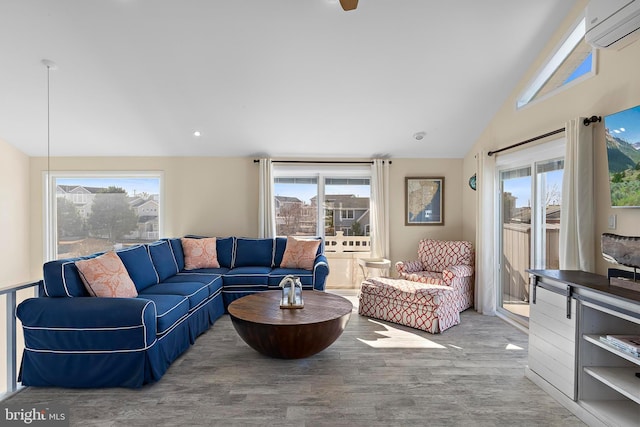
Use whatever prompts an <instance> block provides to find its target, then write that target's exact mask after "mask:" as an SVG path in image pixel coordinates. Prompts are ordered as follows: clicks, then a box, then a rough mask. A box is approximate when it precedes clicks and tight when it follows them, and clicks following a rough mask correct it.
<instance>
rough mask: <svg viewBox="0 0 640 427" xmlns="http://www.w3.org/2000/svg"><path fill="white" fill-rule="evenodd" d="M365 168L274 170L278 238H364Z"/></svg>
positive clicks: (367, 193) (366, 220) (367, 172)
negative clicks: (340, 235) (337, 236)
mask: <svg viewBox="0 0 640 427" xmlns="http://www.w3.org/2000/svg"><path fill="white" fill-rule="evenodd" d="M370 174H371V168H370V167H369V166H364V167H363V166H349V167H315V168H314V167H313V166H307V167H296V166H276V167H275V168H274V194H275V196H274V205H275V211H276V212H275V217H276V234H277V235H278V236H289V235H301V236H323V237H326V236H336V235H337V233H338V232H342V234H343V235H344V236H364V235H365V232H366V230H368V229H369V198H370V193H371V190H370Z"/></svg>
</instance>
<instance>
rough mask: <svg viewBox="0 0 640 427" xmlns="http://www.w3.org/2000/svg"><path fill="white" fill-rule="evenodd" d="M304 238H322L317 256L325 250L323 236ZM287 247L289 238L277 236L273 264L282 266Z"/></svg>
mask: <svg viewBox="0 0 640 427" xmlns="http://www.w3.org/2000/svg"><path fill="white" fill-rule="evenodd" d="M304 239H308V240H320V246H318V251H317V252H316V256H317V255H320V254H321V253H323V252H324V240H322V238H321V237H304ZM286 248H287V238H286V237H276V238H275V253H274V256H273V266H274V267H280V263H282V258H283V256H284V251H285V249H286Z"/></svg>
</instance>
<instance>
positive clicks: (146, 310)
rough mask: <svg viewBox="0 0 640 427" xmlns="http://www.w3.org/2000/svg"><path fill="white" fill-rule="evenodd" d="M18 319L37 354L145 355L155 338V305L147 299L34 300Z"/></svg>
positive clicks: (21, 309)
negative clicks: (144, 351) (120, 353)
mask: <svg viewBox="0 0 640 427" xmlns="http://www.w3.org/2000/svg"><path fill="white" fill-rule="evenodd" d="M16 316H17V317H18V318H19V319H20V321H21V322H22V329H23V331H24V339H25V348H26V349H28V350H31V351H36V352H63V353H65V352H69V353H102V352H114V351H117V352H127V351H140V350H145V349H147V348H149V347H150V346H151V345H153V343H154V342H155V339H156V307H155V304H154V303H153V302H152V301H149V300H146V299H142V298H94V297H77V298H48V297H41V298H29V299H27V300H25V301H23V302H22V303H20V305H19V306H18V308H17V309H16Z"/></svg>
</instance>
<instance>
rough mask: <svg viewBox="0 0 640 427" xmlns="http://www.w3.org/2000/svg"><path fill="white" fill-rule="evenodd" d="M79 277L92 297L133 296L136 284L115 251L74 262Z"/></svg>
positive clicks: (135, 291) (136, 293)
mask: <svg viewBox="0 0 640 427" xmlns="http://www.w3.org/2000/svg"><path fill="white" fill-rule="evenodd" d="M75 264H76V267H78V272H79V273H80V278H81V279H82V282H83V283H84V286H85V288H87V291H88V292H89V294H90V295H91V296H92V297H112V298H113V297H115V298H135V297H137V296H138V291H137V290H136V286H135V285H134V284H133V280H131V277H130V276H129V273H128V272H127V269H126V268H125V266H124V264H123V263H122V260H121V259H120V257H119V256H118V255H116V253H115V252H113V251H111V252H107V253H105V254H102V255H100V256H98V257H95V258H91V259H85V260H81V261H76V262H75Z"/></svg>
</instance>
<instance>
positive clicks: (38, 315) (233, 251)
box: [17, 236, 329, 387]
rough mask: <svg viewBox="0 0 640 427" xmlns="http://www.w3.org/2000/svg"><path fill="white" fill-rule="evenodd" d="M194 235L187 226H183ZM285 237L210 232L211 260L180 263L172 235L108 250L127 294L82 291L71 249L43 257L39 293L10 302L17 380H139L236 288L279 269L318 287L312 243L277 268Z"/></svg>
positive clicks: (163, 364)
mask: <svg viewBox="0 0 640 427" xmlns="http://www.w3.org/2000/svg"><path fill="white" fill-rule="evenodd" d="M191 237H194V236H191ZM286 243H287V239H286V238H275V239H248V238H236V237H229V238H221V239H220V238H219V239H217V240H216V250H217V255H218V261H219V264H220V267H219V268H213V269H198V270H185V269H184V254H183V251H182V243H181V240H180V239H178V238H173V239H163V240H160V241H157V242H154V243H151V244H148V245H138V246H134V247H131V248H127V249H123V250H119V251H117V252H116V253H117V254H118V256H119V257H120V259H121V260H122V262H123V264H124V266H125V267H126V269H127V272H128V273H129V276H130V277H131V279H132V280H133V282H134V284H135V287H136V289H137V291H138V297H136V298H98V297H91V296H89V294H88V293H87V291H86V289H85V287H84V284H83V282H82V280H81V279H80V276H79V274H78V269H77V267H76V266H75V261H77V260H79V259H89V258H92V257H95V256H98V255H99V254H95V255H91V256H88V257H84V258H72V259H71V258H70V259H62V260H56V261H50V262H47V263H46V264H45V265H44V267H43V273H44V275H43V280H42V281H41V284H40V297H37V298H30V299H27V300H25V301H24V302H22V303H21V304H20V305H19V306H18V308H17V317H18V318H19V319H20V321H21V322H22V327H23V331H24V339H25V350H24V353H23V357H22V365H21V368H20V381H22V384H23V385H26V386H60V387H140V386H142V385H143V384H147V383H151V382H154V381H157V380H159V379H160V378H161V377H162V376H163V375H164V373H165V372H166V370H167V369H168V367H169V365H170V364H171V363H172V362H173V361H174V360H175V359H176V358H177V357H178V356H180V355H181V354H182V353H183V352H184V351H185V350H187V349H188V348H189V346H190V345H191V344H193V343H194V342H195V340H196V338H197V337H198V335H200V334H202V333H203V332H205V331H206V330H207V329H208V328H209V327H210V326H211V325H213V323H214V322H215V321H216V319H218V318H219V317H220V316H221V315H222V314H224V313H225V311H226V308H227V306H228V305H229V304H230V303H231V301H233V300H234V299H237V298H239V297H242V296H245V295H248V294H251V293H255V292H260V291H264V290H267V289H277V288H278V285H279V283H280V280H282V278H283V277H284V276H286V275H288V274H294V275H296V276H299V277H300V280H301V282H302V285H303V289H315V290H319V291H322V290H324V287H325V281H326V278H327V276H328V274H329V267H328V264H327V259H326V257H325V256H324V253H323V245H322V244H321V245H320V247H319V249H318V253H317V254H316V258H315V262H314V266H313V269H312V270H301V269H287V268H280V263H281V261H282V257H283V254H284V251H285V247H286Z"/></svg>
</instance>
